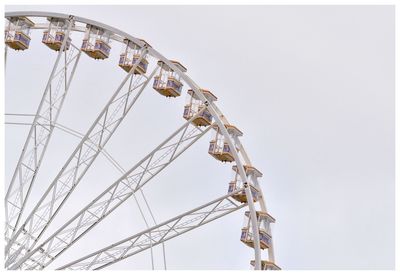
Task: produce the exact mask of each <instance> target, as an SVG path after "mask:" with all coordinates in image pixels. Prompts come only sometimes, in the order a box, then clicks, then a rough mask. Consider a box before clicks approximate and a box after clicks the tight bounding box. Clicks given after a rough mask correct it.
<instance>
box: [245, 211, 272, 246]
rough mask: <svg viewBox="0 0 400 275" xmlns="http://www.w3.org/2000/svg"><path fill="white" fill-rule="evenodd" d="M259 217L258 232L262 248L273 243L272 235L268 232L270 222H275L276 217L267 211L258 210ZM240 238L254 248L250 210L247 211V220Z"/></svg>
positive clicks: (257, 215)
mask: <svg viewBox="0 0 400 275" xmlns="http://www.w3.org/2000/svg"><path fill="white" fill-rule="evenodd" d="M256 217H257V226H258V232H259V235H260V248H261V249H266V248H269V247H270V245H271V240H272V237H271V235H270V234H269V233H268V229H269V225H270V223H273V222H275V219H274V218H273V217H272V216H270V215H269V214H268V213H267V212H262V211H256ZM240 240H241V241H242V242H243V243H244V244H246V245H247V246H250V247H252V248H254V237H253V229H252V225H251V220H250V212H249V211H246V212H245V220H244V225H243V228H242V234H241V236H240Z"/></svg>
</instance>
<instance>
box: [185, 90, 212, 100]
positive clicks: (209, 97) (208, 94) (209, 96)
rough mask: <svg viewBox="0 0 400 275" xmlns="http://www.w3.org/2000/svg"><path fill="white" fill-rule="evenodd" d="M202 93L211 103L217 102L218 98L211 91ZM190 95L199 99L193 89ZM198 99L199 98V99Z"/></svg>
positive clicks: (189, 92) (189, 91)
mask: <svg viewBox="0 0 400 275" xmlns="http://www.w3.org/2000/svg"><path fill="white" fill-rule="evenodd" d="M200 91H201V92H202V93H203V94H204V96H205V97H206V98H207V99H208V100H211V101H216V100H217V99H218V98H217V97H216V96H215V95H214V94H213V93H212V92H210V91H209V90H206V89H200ZM188 94H190V95H191V96H193V97H194V98H197V96H196V94H195V93H194V91H193V90H192V89H189V90H188ZM197 99H198V98H197Z"/></svg>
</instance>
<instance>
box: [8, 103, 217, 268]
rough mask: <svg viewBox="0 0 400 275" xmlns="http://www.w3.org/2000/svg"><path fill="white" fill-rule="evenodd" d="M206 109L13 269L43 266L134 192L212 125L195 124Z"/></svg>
mask: <svg viewBox="0 0 400 275" xmlns="http://www.w3.org/2000/svg"><path fill="white" fill-rule="evenodd" d="M203 110H204V108H203V109H202V110H200V112H199V113H197V114H196V115H195V116H193V117H192V118H191V119H190V120H189V121H187V122H186V123H184V124H183V125H182V126H181V127H179V128H178V129H177V130H176V131H175V132H174V133H172V134H171V135H170V136H169V137H168V138H167V139H166V140H164V141H163V142H162V143H161V144H160V145H158V146H157V147H156V148H155V149H154V150H153V151H152V152H150V153H149V154H148V155H147V156H146V157H144V158H143V159H142V160H140V161H139V162H138V163H137V164H136V165H134V166H133V167H132V168H131V169H130V170H128V171H127V172H126V173H125V174H124V175H122V176H121V177H120V178H119V179H118V180H117V181H116V182H114V183H113V184H112V185H110V186H109V187H108V188H107V189H106V190H104V191H103V192H102V193H101V194H100V195H99V196H97V197H96V198H95V199H94V200H92V201H91V202H90V203H89V204H88V205H86V206H85V207H84V208H83V209H82V210H81V211H79V212H78V213H77V214H76V215H75V216H74V217H73V218H71V219H70V220H69V221H68V222H66V223H65V224H64V225H63V226H61V227H60V228H59V229H58V230H57V231H56V232H55V233H53V234H52V235H51V236H50V237H49V238H48V239H47V240H45V241H44V242H43V243H41V244H40V245H38V246H37V247H36V248H35V249H33V250H32V251H30V252H29V253H27V254H26V255H25V256H24V257H23V258H21V259H20V260H19V261H18V262H16V263H15V264H14V265H13V266H11V269H17V268H22V269H43V268H44V267H46V266H47V265H49V264H50V263H51V262H52V261H54V260H55V259H56V258H57V257H59V256H60V255H61V253H62V252H64V251H65V250H66V249H68V248H69V247H70V246H71V245H73V244H74V243H75V242H76V241H77V240H78V239H79V238H81V237H82V236H83V235H84V234H86V233H88V232H89V231H90V230H91V229H92V228H93V227H94V226H96V225H97V224H98V223H99V222H100V221H101V220H103V219H104V218H105V217H106V216H108V215H109V214H110V213H111V212H113V211H114V210H115V209H117V208H118V207H119V206H120V205H121V204H122V203H123V202H125V201H126V200H127V199H129V198H130V197H131V196H132V195H134V193H136V192H137V191H138V190H140V189H141V188H142V187H143V186H144V185H145V184H146V183H147V182H148V181H150V180H151V179H152V178H153V177H154V176H156V175H157V174H158V173H160V172H161V171H162V170H163V169H164V168H166V167H167V166H168V165H169V164H171V163H172V162H173V161H174V160H175V159H177V158H178V157H179V156H180V155H181V154H182V153H183V152H185V151H186V150H187V149H188V148H189V147H190V146H192V145H193V144H194V143H195V142H196V141H197V140H199V139H200V138H201V137H202V136H204V134H205V133H207V132H208V130H210V129H211V128H212V126H208V127H207V128H205V129H201V128H200V127H197V126H195V125H193V124H192V121H193V120H194V119H195V118H196V117H197V116H198V115H199V114H200V113H201V112H202V111H203Z"/></svg>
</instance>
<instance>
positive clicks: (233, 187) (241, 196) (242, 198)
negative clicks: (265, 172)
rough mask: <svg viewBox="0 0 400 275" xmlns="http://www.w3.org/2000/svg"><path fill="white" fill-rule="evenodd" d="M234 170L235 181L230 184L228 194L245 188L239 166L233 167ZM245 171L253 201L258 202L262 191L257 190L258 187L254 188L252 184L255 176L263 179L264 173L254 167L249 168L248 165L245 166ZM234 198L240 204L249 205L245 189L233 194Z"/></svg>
mask: <svg viewBox="0 0 400 275" xmlns="http://www.w3.org/2000/svg"><path fill="white" fill-rule="evenodd" d="M232 170H233V172H234V176H233V180H232V181H231V182H230V183H229V188H228V193H233V192H235V191H237V190H240V189H242V188H243V187H244V185H243V180H242V178H241V177H240V174H239V170H238V168H237V166H236V165H234V166H232ZM244 170H245V172H246V176H247V179H246V183H247V184H248V185H249V188H250V191H251V195H252V197H253V201H254V202H256V201H257V200H258V199H259V197H260V191H259V190H258V189H257V187H255V186H253V184H251V182H252V177H253V176H254V177H261V176H262V173H261V172H260V171H258V170H257V169H256V168H254V167H253V166H248V165H244ZM232 198H233V199H235V200H237V201H238V202H241V203H247V196H246V191H245V190H244V189H243V190H241V191H240V192H238V193H235V194H233V195H232Z"/></svg>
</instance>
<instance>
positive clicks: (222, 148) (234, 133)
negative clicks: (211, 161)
mask: <svg viewBox="0 0 400 275" xmlns="http://www.w3.org/2000/svg"><path fill="white" fill-rule="evenodd" d="M213 128H214V130H215V133H214V137H213V139H212V140H211V141H210V145H209V147H208V153H209V154H210V155H211V156H213V157H214V158H215V159H217V160H220V161H222V162H232V161H234V160H235V158H234V156H233V153H232V150H236V151H237V150H238V149H237V148H230V146H229V144H228V141H227V140H225V137H224V135H223V134H222V132H221V129H219V127H218V126H217V125H215V126H214V127H213ZM225 128H226V129H227V131H228V134H229V135H230V136H231V137H232V138H234V137H238V136H242V135H243V133H242V132H241V131H240V130H239V129H238V128H236V127H235V126H233V125H229V124H225Z"/></svg>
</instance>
